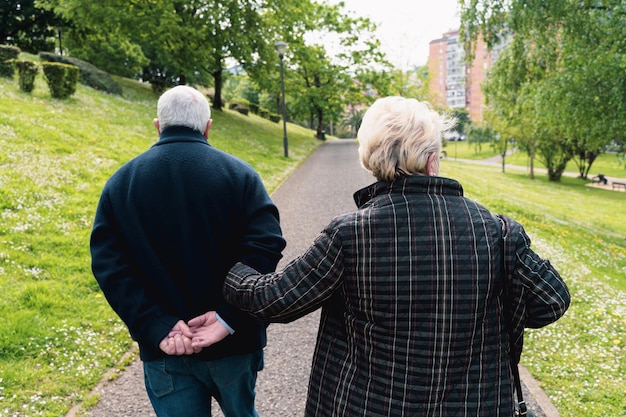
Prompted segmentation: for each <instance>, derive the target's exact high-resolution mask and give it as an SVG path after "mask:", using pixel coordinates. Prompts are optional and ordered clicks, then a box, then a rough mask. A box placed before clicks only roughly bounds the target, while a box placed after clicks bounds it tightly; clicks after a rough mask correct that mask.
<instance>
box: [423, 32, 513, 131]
mask: <svg viewBox="0 0 626 417" xmlns="http://www.w3.org/2000/svg"><path fill="white" fill-rule="evenodd" d="M504 46H505V44H504V43H503V44H502V45H498V46H497V47H495V48H493V50H492V51H491V52H490V51H487V45H486V44H485V42H484V41H483V40H482V39H479V40H478V41H477V45H476V49H475V51H476V53H475V56H474V60H473V61H472V65H471V68H469V69H468V68H467V65H466V63H465V51H464V49H463V42H462V40H461V39H460V36H459V30H458V29H457V30H452V31H450V32H446V33H444V34H443V36H442V37H441V38H439V39H435V40H432V41H430V51H429V54H428V73H429V75H430V86H429V88H430V92H431V93H432V95H433V97H434V99H435V100H436V102H437V103H438V104H440V105H446V106H448V107H451V108H465V109H467V110H468V113H469V117H470V119H471V120H472V121H473V122H475V123H480V122H482V117H483V109H484V105H485V97H484V95H483V92H482V89H481V84H482V82H483V81H484V80H485V78H486V75H487V71H488V70H489V69H490V68H491V65H492V64H493V63H494V62H495V60H496V59H497V57H498V55H499V53H500V52H501V51H502V49H503V47H504Z"/></svg>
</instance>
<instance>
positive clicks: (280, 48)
mask: <svg viewBox="0 0 626 417" xmlns="http://www.w3.org/2000/svg"><path fill="white" fill-rule="evenodd" d="M274 47H275V48H276V52H277V53H278V58H280V85H281V90H282V94H283V100H282V101H283V148H284V149H285V158H288V157H289V150H288V141H287V107H286V105H285V66H284V64H283V58H284V57H285V51H286V50H287V44H286V43H285V42H276V44H274Z"/></svg>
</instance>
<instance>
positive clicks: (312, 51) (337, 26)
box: [245, 0, 384, 139]
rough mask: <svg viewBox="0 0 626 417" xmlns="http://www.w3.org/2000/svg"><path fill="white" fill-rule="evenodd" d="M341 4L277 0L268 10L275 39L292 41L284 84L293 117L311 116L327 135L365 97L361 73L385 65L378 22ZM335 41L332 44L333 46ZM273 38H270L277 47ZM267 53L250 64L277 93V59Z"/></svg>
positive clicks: (268, 88) (267, 18)
mask: <svg viewBox="0 0 626 417" xmlns="http://www.w3.org/2000/svg"><path fill="white" fill-rule="evenodd" d="M342 8H343V5H342V4H339V5H328V4H318V3H314V2H312V1H310V0H291V1H286V0H282V1H276V2H275V3H273V6H272V7H270V8H268V11H267V12H266V13H265V14H264V16H263V17H264V22H265V24H266V25H267V26H266V27H268V28H269V29H268V33H271V34H272V36H273V41H274V42H275V41H278V40H282V41H285V42H286V43H287V44H288V45H289V49H288V51H287V54H286V55H285V85H286V90H287V91H286V93H287V95H288V98H287V105H288V109H289V116H290V117H291V118H295V119H297V120H308V124H309V126H311V127H312V128H314V129H315V130H316V137H317V138H319V139H323V138H324V137H325V130H326V126H327V125H328V124H330V123H340V122H341V120H342V117H343V113H344V111H345V109H346V107H347V106H348V105H349V104H351V103H352V104H354V103H361V102H364V101H367V99H366V98H365V93H366V90H367V88H368V86H367V83H364V82H362V81H360V77H359V76H360V74H362V73H364V72H366V70H367V69H368V68H371V66H372V65H376V63H381V69H383V68H384V59H383V55H382V54H381V52H380V50H379V43H378V40H377V39H375V38H374V29H375V25H373V23H372V22H371V21H370V20H369V19H364V18H353V17H350V16H347V15H345V14H344V13H343V10H342ZM331 39H332V40H333V41H334V46H333V45H330V46H329V44H331V43H332V42H330V40H331ZM274 42H270V41H268V42H267V43H268V44H270V45H272V46H273V43H274ZM272 53H273V55H274V57H273V58H270V57H269V56H268V55H264V54H259V55H261V56H265V57H268V60H267V61H266V62H263V61H261V60H260V59H259V60H257V62H256V63H252V64H253V65H249V66H246V67H245V68H246V71H248V72H249V73H250V75H251V77H252V78H253V79H254V80H255V82H256V83H257V84H258V85H259V86H260V87H261V88H262V89H264V90H266V91H270V92H274V97H276V98H278V97H280V94H279V91H280V90H279V78H278V74H279V71H278V69H277V67H278V58H277V56H276V53H275V52H273V51H272Z"/></svg>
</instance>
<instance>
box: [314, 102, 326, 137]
mask: <svg viewBox="0 0 626 417" xmlns="http://www.w3.org/2000/svg"><path fill="white" fill-rule="evenodd" d="M316 113H317V130H316V133H315V137H316V138H318V139H320V140H326V134H325V133H324V111H323V110H322V109H321V108H319V107H318V108H317V110H316Z"/></svg>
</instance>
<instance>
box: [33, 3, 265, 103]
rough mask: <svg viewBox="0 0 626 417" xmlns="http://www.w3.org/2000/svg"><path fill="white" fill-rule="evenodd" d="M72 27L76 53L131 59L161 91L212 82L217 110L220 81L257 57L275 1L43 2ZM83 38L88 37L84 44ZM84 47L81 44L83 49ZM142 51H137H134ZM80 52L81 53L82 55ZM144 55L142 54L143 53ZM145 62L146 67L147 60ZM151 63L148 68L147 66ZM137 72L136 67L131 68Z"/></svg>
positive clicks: (117, 59)
mask: <svg viewBox="0 0 626 417" xmlns="http://www.w3.org/2000/svg"><path fill="white" fill-rule="evenodd" d="M42 1H43V2H45V4H46V5H47V7H49V8H53V9H54V10H55V11H57V12H58V13H60V14H62V15H63V16H66V17H68V18H73V20H74V21H76V22H80V25H81V26H80V28H78V29H77V30H76V31H75V32H74V46H75V48H76V50H79V51H80V50H92V51H95V52H94V53H92V56H94V55H97V54H100V55H102V56H108V57H112V55H115V54H114V53H112V52H119V54H117V56H114V58H116V59H115V60H116V61H117V62H120V61H121V62H125V61H124V59H120V58H121V56H120V55H124V53H128V55H127V56H128V57H129V58H131V60H132V62H134V63H141V64H143V67H142V71H141V77H142V78H143V79H144V80H146V81H149V82H151V83H152V84H153V86H155V87H156V89H157V90H161V89H163V88H166V87H169V86H171V85H174V84H186V83H188V82H196V83H199V84H202V85H206V84H207V83H208V80H210V79H212V80H213V85H214V88H215V94H214V98H213V107H214V108H215V109H217V110H220V109H221V106H222V104H221V103H222V99H221V88H222V76H223V71H224V69H225V66H226V61H227V60H228V59H234V60H237V61H238V62H241V63H243V64H246V63H248V62H249V61H252V60H254V58H255V57H256V56H258V55H259V51H261V48H260V47H259V45H261V44H263V43H264V34H265V33H264V29H265V25H264V24H263V21H262V18H261V15H262V12H263V10H264V8H265V7H267V3H271V0H268V1H267V2H264V1H261V0H259V1H249V0H184V1H183V0H161V1H159V2H154V1H150V0H136V1H133V2H126V1H123V0H101V1H98V2H84V1H82V0H42ZM81 33H87V34H88V35H89V36H88V37H84V38H81V37H80V36H78V35H79V34H81ZM98 38H101V39H108V40H114V41H115V42H114V43H115V45H117V46H118V47H117V48H116V49H115V51H113V50H112V48H110V47H109V48H107V47H100V48H99V47H98V46H97V43H96V42H94V41H93V40H97V39H98ZM81 42H82V43H81ZM135 46H136V47H138V48H139V49H136V47H135ZM81 47H83V48H82V49H81ZM139 51H141V53H139ZM145 58H147V61H144V59H145ZM145 62H147V64H145ZM132 67H133V68H134V65H133V66H132Z"/></svg>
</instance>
